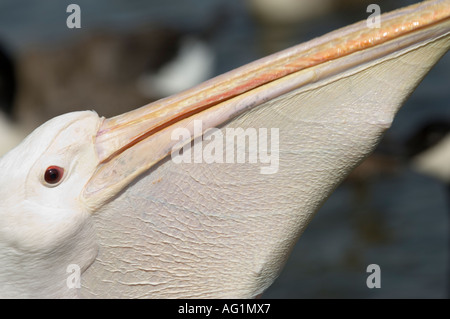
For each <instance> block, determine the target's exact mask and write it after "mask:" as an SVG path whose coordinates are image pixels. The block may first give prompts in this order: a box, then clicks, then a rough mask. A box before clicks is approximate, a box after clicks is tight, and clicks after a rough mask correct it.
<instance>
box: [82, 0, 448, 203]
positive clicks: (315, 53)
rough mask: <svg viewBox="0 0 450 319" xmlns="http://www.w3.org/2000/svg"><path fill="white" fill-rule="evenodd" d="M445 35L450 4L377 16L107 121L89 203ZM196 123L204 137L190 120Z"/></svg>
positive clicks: (98, 147) (427, 4)
mask: <svg viewBox="0 0 450 319" xmlns="http://www.w3.org/2000/svg"><path fill="white" fill-rule="evenodd" d="M449 32H450V5H449V2H448V1H432V2H424V3H419V4H416V5H413V6H410V7H406V8H404V9H401V10H397V11H394V12H391V13H388V14H384V15H382V16H381V24H380V26H379V27H375V28H370V27H368V26H367V22H366V21H362V22H359V23H356V24H353V25H351V26H348V27H346V28H343V29H340V30H337V31H334V32H331V33H329V34H327V35H325V36H322V37H320V38H317V39H314V40H312V41H309V42H306V43H304V44H301V45H298V46H295V47H292V48H290V49H287V50H284V51H281V52H279V53H276V54H274V55H271V56H268V57H266V58H263V59H261V60H258V61H255V62H253V63H250V64H248V65H246V66H244V67H241V68H238V69H236V70H233V71H231V72H228V73H225V74H223V75H221V76H218V77H216V78H214V79H212V80H209V81H207V82H204V83H203V84H201V85H199V86H197V87H194V88H192V89H190V90H187V91H184V92H182V93H179V94H177V95H174V96H171V97H168V98H166V99H163V100H160V101H157V102H154V103H152V104H149V105H146V106H143V107H141V108H139V109H136V110H133V111H131V112H128V113H125V114H123V115H119V116H116V117H114V118H110V119H106V120H104V121H103V123H102V124H101V125H100V128H99V130H98V133H97V136H96V137H95V150H96V152H97V155H98V166H97V168H96V171H95V172H94V174H93V175H92V177H91V179H90V181H89V182H88V184H87V185H86V187H85V190H84V197H85V198H86V199H87V200H91V199H92V198H96V200H95V204H94V205H96V204H97V205H99V204H101V203H102V202H104V200H107V199H109V198H111V197H112V196H114V195H116V194H117V193H118V192H120V191H121V190H122V189H124V187H126V186H127V185H128V184H129V183H130V182H132V181H133V180H134V179H135V178H137V177H138V176H139V175H140V174H142V173H143V172H146V171H148V170H149V169H151V168H152V166H154V165H155V164H156V163H158V162H159V161H161V160H163V159H168V160H170V157H169V155H170V154H171V153H172V152H173V151H175V150H176V148H177V147H178V148H179V147H181V146H182V144H183V143H180V140H179V138H178V137H177V138H176V139H173V138H172V133H173V132H174V130H175V129H176V128H185V129H188V130H189V131H190V132H191V135H190V137H189V138H187V139H186V140H185V141H183V142H184V143H190V142H191V140H192V139H194V138H196V137H197V136H198V135H201V134H203V132H204V131H205V130H207V129H209V128H212V127H220V126H223V125H224V124H226V123H227V122H228V121H230V120H232V119H233V118H235V117H236V116H238V115H240V114H242V113H244V112H246V111H248V110H250V109H253V108H256V107H258V106H259V105H261V104H263V103H265V102H267V101H269V100H271V99H274V98H278V97H280V96H283V95H284V94H286V93H288V92H292V91H294V90H297V89H299V88H301V87H302V86H305V85H308V84H310V83H313V82H317V81H321V80H324V79H326V78H328V77H330V76H335V75H339V74H340V73H343V72H345V71H347V70H349V69H351V68H354V67H357V66H359V65H362V64H366V63H372V62H373V61H376V60H378V59H381V58H383V57H385V56H387V55H389V54H393V53H395V52H398V51H400V50H403V49H407V48H410V47H413V46H417V45H420V44H422V43H425V42H427V41H430V40H431V39H436V38H438V37H441V36H446V35H448V33H449ZM195 120H201V121H202V129H203V130H202V131H201V132H196V130H194V125H193V124H194V121H195Z"/></svg>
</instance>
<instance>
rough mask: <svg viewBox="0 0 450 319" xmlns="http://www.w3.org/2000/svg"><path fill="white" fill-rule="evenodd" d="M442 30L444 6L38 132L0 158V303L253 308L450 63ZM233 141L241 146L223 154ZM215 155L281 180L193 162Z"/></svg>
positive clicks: (391, 17) (394, 16)
mask: <svg viewBox="0 0 450 319" xmlns="http://www.w3.org/2000/svg"><path fill="white" fill-rule="evenodd" d="M449 17H450V4H449V1H448V0H447V1H442V0H441V1H430V2H424V3H421V4H418V5H415V6H411V7H408V8H405V9H403V10H400V11H396V12H393V13H389V14H385V15H383V16H382V25H381V28H380V29H370V28H368V27H367V26H366V23H365V21H363V22H361V23H357V24H354V25H352V26H349V27H347V28H343V29H341V30H337V31H335V32H332V33H330V34H328V35H325V36H323V37H321V38H317V39H314V40H312V41H310V42H307V43H305V44H301V45H299V46H296V47H293V48H290V49H287V50H285V51H282V52H279V53H277V54H275V55H272V56H269V57H267V58H264V59H261V60H259V61H255V62H253V63H251V64H249V65H247V66H244V67H241V68H238V69H236V70H234V71H231V72H229V73H226V74H224V75H221V76H219V77H217V78H214V79H211V80H209V81H207V82H205V83H203V84H201V85H199V86H197V87H194V88H192V89H190V90H187V91H184V92H181V93H179V94H176V95H174V96H171V97H168V98H166V99H163V100H160V101H157V102H155V103H152V104H149V105H146V106H143V107H142V108H139V109H136V110H134V111H130V112H128V113H125V114H122V115H119V116H116V117H113V118H109V119H104V118H102V117H99V116H98V115H97V114H96V113H95V112H90V111H86V112H76V113H70V114H66V115H62V116H59V117H56V118H54V119H52V120H50V121H49V122H47V123H45V124H44V125H42V126H41V127H40V128H38V129H36V130H35V131H34V132H33V133H32V134H31V135H30V136H29V137H27V138H26V139H25V140H24V141H23V142H22V144H20V145H19V146H17V147H16V148H15V149H13V150H12V151H10V152H9V153H7V154H6V155H4V156H3V157H2V158H0V174H1V182H0V287H1V289H0V296H2V297H99V296H100V297H134V298H135V297H156V298H158V297H159V298H162V297H171V298H173V297H197V298H199V297H216V298H217V297H235V298H236V297H255V296H257V295H259V294H261V293H262V292H264V290H265V289H266V288H267V287H269V286H270V284H271V283H272V282H273V281H274V280H275V278H276V277H277V276H278V274H279V272H280V270H281V268H282V266H283V264H284V262H285V261H286V259H287V256H288V255H289V253H290V251H291V249H292V248H293V245H294V243H295V242H296V241H297V239H298V237H299V236H300V234H301V233H302V231H303V230H304V228H305V227H306V225H307V224H308V222H309V221H310V219H311V218H312V216H313V215H314V213H315V212H316V211H317V210H318V209H319V208H320V206H321V205H322V204H323V202H324V201H325V199H326V198H327V197H328V196H329V195H330V193H331V192H332V191H333V190H334V189H335V188H336V187H337V185H338V184H339V183H340V182H341V181H342V180H343V179H344V178H345V176H346V175H347V174H348V173H349V172H350V171H351V170H352V169H353V168H354V167H355V166H356V165H358V164H359V163H360V162H361V161H362V160H363V159H364V158H365V157H366V156H367V155H368V154H370V153H371V152H372V151H373V149H374V148H375V146H376V145H377V143H378V142H379V140H380V138H381V136H382V134H383V133H384V132H385V130H386V129H387V128H388V127H389V126H390V125H391V123H392V120H393V118H394V116H395V114H396V112H397V110H398V109H399V108H400V106H401V105H402V103H403V102H404V101H405V99H406V98H407V97H408V96H409V94H410V93H411V92H412V91H413V89H414V88H415V87H416V85H418V83H419V81H420V80H421V79H422V78H423V77H424V76H425V74H426V73H427V72H428V70H429V69H430V68H431V67H432V66H433V65H434V64H435V63H436V62H437V61H438V60H439V58H440V57H441V56H442V55H443V54H445V53H446V52H447V51H448V49H449V47H450V20H449ZM198 123H201V126H200V128H198ZM228 128H235V129H236V130H235V132H241V133H242V134H243V135H244V136H236V135H234V136H232V138H231V139H230V140H228V139H227V140H226V141H223V140H220V139H221V138H222V137H224V136H227V137H228V135H227V134H228V131H227V130H228ZM272 129H275V130H274V132H276V133H277V134H274V135H273V136H275V137H276V138H275V139H272V140H271V141H270V142H269V143H268V142H267V139H266V140H265V141H263V140H261V139H262V137H264V136H267V132H268V131H271V130H272ZM180 132H182V134H180ZM252 132H253V133H254V134H253V133H252ZM264 132H265V134H266V135H264V134H263V133H264ZM251 136H254V137H255V138H256V137H258V138H259V140H258V144H255V145H253V147H252V150H250V148H248V149H246V145H247V144H250V140H251V138H250V137H251ZM174 137H175V138H174ZM236 139H237V140H244V142H243V143H242V144H241V145H240V146H239V145H236V144H235V143H234V142H235V140H236ZM213 141H214V143H213ZM245 141H247V142H245ZM208 142H210V143H211V144H207V145H206V146H205V148H204V149H203V153H202V154H206V153H205V150H206V149H207V148H209V150H211V149H214V150H215V151H214V153H215V154H216V155H217V154H223V153H227V152H228V151H229V150H230V149H232V150H234V151H238V150H239V149H244V150H247V153H248V154H250V153H251V152H254V151H255V150H258V153H252V154H254V155H255V154H256V155H257V156H256V155H255V157H253V159H255V158H259V159H261V158H263V155H264V156H265V157H267V155H268V153H270V154H271V155H274V154H275V155H277V156H278V160H279V161H278V162H277V166H276V170H274V171H273V172H271V174H264V173H261V163H262V162H264V161H262V160H261V162H258V161H257V162H256V163H255V161H251V160H250V159H249V160H248V161H246V162H244V163H243V162H239V161H237V162H233V160H235V158H234V155H233V156H231V157H230V159H231V162H226V163H224V162H223V161H222V160H223V157H221V158H219V160H217V161H208V160H206V161H197V160H196V158H195V154H196V149H198V147H199V146H200V150H201V151H202V149H201V147H202V143H208ZM219 142H220V143H219ZM269 144H270V145H271V146H274V145H276V146H277V147H276V148H270V149H267V148H268V145H269ZM211 145H212V146H211ZM191 149H193V153H195V154H194V155H193V157H194V160H193V161H189V160H191V157H185V159H188V160H187V161H181V162H180V161H175V160H174V158H173V157H172V155H173V154H177V153H178V154H181V152H179V151H180V150H183V152H182V153H183V155H186V154H188V153H189V154H191V155H192V153H190V151H191ZM210 154H212V152H210ZM233 154H234V153H233ZM248 154H247V155H248ZM227 155H228V154H227ZM249 157H250V156H248V157H247V158H249ZM215 158H216V159H217V157H215ZM227 160H228V157H227ZM278 164H279V165H278ZM266 173H267V172H266ZM74 269H75V270H74ZM73 276H75V277H76V276H81V282H80V280H78V281H76V280H75V282H78V283H80V284H79V285H78V284H74V281H71V280H72V279H74V277H73ZM79 279H80V278H79Z"/></svg>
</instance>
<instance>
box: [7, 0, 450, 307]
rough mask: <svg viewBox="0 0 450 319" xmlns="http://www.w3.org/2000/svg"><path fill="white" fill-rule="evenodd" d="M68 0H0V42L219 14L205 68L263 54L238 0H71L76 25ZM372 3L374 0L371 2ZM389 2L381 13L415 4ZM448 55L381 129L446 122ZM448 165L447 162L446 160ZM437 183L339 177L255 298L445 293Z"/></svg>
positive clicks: (334, 18)
mask: <svg viewBox="0 0 450 319" xmlns="http://www.w3.org/2000/svg"><path fill="white" fill-rule="evenodd" d="M72 2H74V1H60V0H58V1H25V0H1V1H0V39H1V40H2V41H3V43H5V44H7V45H9V48H10V49H11V51H12V52H13V53H14V54H21V53H23V52H26V51H27V50H28V49H29V48H30V47H35V46H44V47H45V46H51V45H54V46H63V45H65V44H67V43H71V42H73V41H76V39H77V38H79V37H80V36H82V35H84V34H86V33H89V32H91V31H95V30H97V29H103V30H109V31H111V32H114V31H116V30H127V29H133V28H138V27H139V26H141V25H143V24H147V23H152V24H154V25H161V26H169V27H173V28H178V29H180V30H198V29H202V28H205V27H206V26H207V25H208V23H209V21H210V19H211V17H212V16H214V14H215V13H217V11H218V10H219V11H220V10H223V11H224V12H226V13H227V14H228V15H229V17H228V20H227V22H226V24H225V26H224V27H222V29H221V30H220V31H219V32H218V33H217V35H216V36H215V37H214V39H213V40H212V41H211V43H210V45H211V46H212V47H213V49H214V50H215V52H216V54H217V60H216V62H217V63H216V69H215V71H214V72H215V74H220V73H223V72H225V71H228V70H230V69H233V68H235V67H238V66H241V65H243V64H245V63H248V62H250V61H252V60H254V59H257V58H260V57H262V56H264V55H266V54H267V53H269V52H266V51H264V50H263V49H262V48H263V47H265V46H266V44H267V43H266V44H264V43H262V42H261V41H263V40H262V36H261V32H262V31H261V26H260V25H259V24H258V23H257V21H256V20H255V19H254V18H253V17H252V16H251V15H250V14H249V12H248V10H247V7H246V5H245V2H244V1H225V0H208V1H204V0H177V1H173V0H172V1H168V0H164V1H163V0H145V1H144V0H138V1H125V0H108V1H106V0H97V1H88V0H78V1H76V2H74V3H77V4H78V5H80V7H81V17H82V20H81V21H82V22H81V23H82V28H81V29H79V30H71V29H68V28H67V27H66V18H67V16H68V13H66V8H67V5H68V4H70V3H72ZM374 2H376V1H374ZM393 2H394V1H391V2H390V3H389V4H386V5H384V4H382V5H381V9H382V11H385V10H384V8H385V7H389V8H391V7H392V6H395V7H401V6H403V5H407V4H410V3H414V2H416V1H395V5H393V4H392V3H393ZM367 15H368V14H367V13H366V12H365V11H364V9H360V10H359V11H358V9H355V8H354V7H349V8H348V10H345V9H344V10H340V11H339V12H332V13H330V14H328V15H326V16H323V17H318V18H315V19H312V20H310V21H308V22H307V23H305V24H303V25H301V28H300V27H299V28H298V29H296V30H295V31H294V32H293V35H292V37H291V38H289V39H288V41H287V42H286V44H287V45H290V44H296V43H301V42H303V41H305V40H308V39H310V38H313V37H315V36H319V35H321V34H323V33H326V32H328V31H331V30H333V29H335V28H337V27H342V26H345V25H346V24H348V23H351V22H356V21H358V20H361V19H365V18H366V17H367ZM449 89H450V55H449V54H447V56H445V57H444V58H443V59H442V60H441V61H440V62H439V64H438V65H436V67H435V68H434V69H433V70H432V71H431V72H430V73H429V75H428V76H427V77H426V78H425V80H424V81H423V82H422V83H421V85H420V86H419V87H418V89H417V90H416V91H415V92H414V93H413V95H412V96H411V97H410V99H409V100H408V101H407V103H406V104H405V106H404V108H403V109H402V110H401V111H400V113H399V114H398V116H397V118H396V120H395V122H394V125H393V127H392V128H391V129H390V131H389V135H390V136H391V137H393V138H396V139H400V140H401V139H404V138H405V137H406V136H407V135H408V134H409V133H410V132H412V131H413V130H414V129H415V128H416V127H418V126H419V125H421V124H423V123H425V122H427V121H429V120H430V119H434V118H448V119H450V102H449V100H450V90H449ZM449 165H450V164H449ZM446 205H447V203H446V197H445V187H444V185H443V184H442V183H441V182H439V181H437V180H435V179H433V178H430V177H427V176H423V175H420V174H418V173H416V172H414V171H412V170H411V169H410V168H409V167H407V166H404V167H401V168H400V169H399V170H397V171H396V173H395V174H390V175H383V176H378V177H376V178H372V179H370V180H367V181H365V183H364V184H363V185H362V186H361V185H358V186H357V187H354V185H353V184H351V183H344V184H343V185H342V186H340V187H339V188H338V189H337V190H336V192H335V193H334V194H333V195H332V196H331V197H330V198H329V200H328V201H327V202H326V203H325V205H324V206H323V208H322V209H321V210H320V211H319V212H318V213H317V215H316V216H315V218H314V219H313V221H312V222H311V224H310V225H309V226H308V228H307V229H306V231H305V233H304V234H303V235H302V237H301V238H300V240H299V242H298V244H297V245H296V247H295V249H294V251H293V253H292V255H291V256H290V258H289V260H288V262H287V264H286V266H285V268H284V270H283V272H282V273H281V275H280V277H279V278H278V280H277V281H276V282H275V283H274V284H273V286H272V287H271V288H270V289H269V290H268V291H267V292H266V293H265V295H264V297H265V298H446V297H448V291H449V289H448V288H449V285H448V283H449V279H448V276H449V272H450V266H449V264H448V261H449V257H448V253H449V247H448V234H449V227H448V225H449V221H448V218H449V215H448V211H447V206H446ZM372 263H375V264H378V265H379V266H380V267H381V288H380V289H368V288H367V286H366V278H367V276H368V273H366V267H367V266H368V265H369V264H372Z"/></svg>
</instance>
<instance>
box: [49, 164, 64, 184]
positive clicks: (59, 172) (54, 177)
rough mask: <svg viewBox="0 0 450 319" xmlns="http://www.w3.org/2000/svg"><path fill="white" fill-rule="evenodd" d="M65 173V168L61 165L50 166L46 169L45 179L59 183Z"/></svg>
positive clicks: (50, 182)
mask: <svg viewBox="0 0 450 319" xmlns="http://www.w3.org/2000/svg"><path fill="white" fill-rule="evenodd" d="M63 175H64V168H62V167H59V166H50V167H48V168H47V169H46V170H45V174H44V180H45V182H46V183H47V184H50V185H55V184H58V183H59V182H60V181H61V179H62V178H63Z"/></svg>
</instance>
